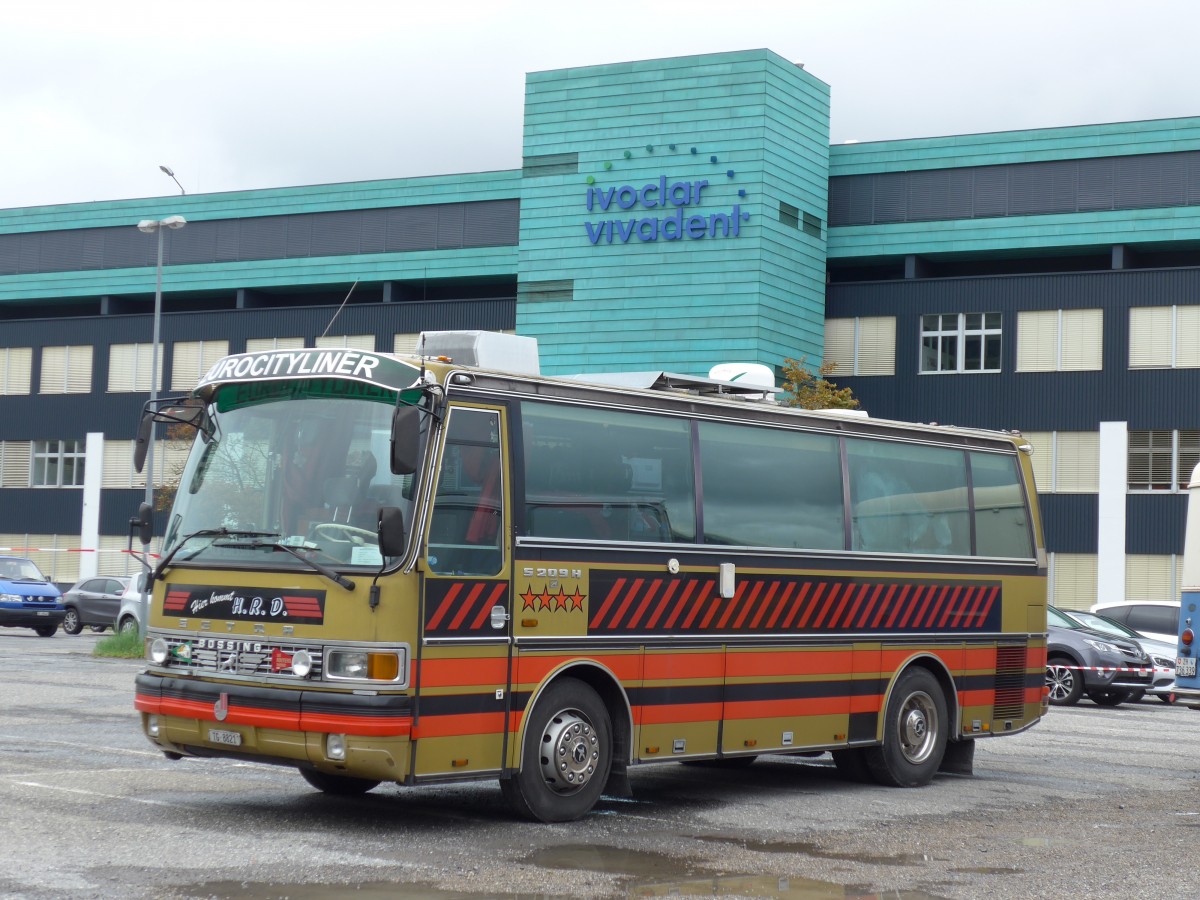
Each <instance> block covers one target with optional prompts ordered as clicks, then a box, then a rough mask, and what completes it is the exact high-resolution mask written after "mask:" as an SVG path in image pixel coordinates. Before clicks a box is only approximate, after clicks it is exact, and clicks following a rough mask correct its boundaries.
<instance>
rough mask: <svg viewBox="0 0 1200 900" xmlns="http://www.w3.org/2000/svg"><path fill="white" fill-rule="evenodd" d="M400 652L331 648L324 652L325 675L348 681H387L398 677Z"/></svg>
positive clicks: (392, 680)
mask: <svg viewBox="0 0 1200 900" xmlns="http://www.w3.org/2000/svg"><path fill="white" fill-rule="evenodd" d="M401 656H402V654H401V653H400V652H398V651H396V650H364V649H359V648H346V649H333V650H327V651H326V653H325V676H326V677H327V678H332V679H346V680H348V681H388V682H394V681H397V680H398V679H399V678H400V673H401V671H402V669H401V665H400V659H401Z"/></svg>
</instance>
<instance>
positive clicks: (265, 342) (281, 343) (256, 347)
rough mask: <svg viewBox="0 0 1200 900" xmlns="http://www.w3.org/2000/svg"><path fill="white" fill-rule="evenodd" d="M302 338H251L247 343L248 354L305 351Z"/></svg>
mask: <svg viewBox="0 0 1200 900" xmlns="http://www.w3.org/2000/svg"><path fill="white" fill-rule="evenodd" d="M303 349H304V338H302V337H286V338H282V337H275V338H250V339H248V340H247V341H246V352H247V353H265V352H266V351H268V350H303Z"/></svg>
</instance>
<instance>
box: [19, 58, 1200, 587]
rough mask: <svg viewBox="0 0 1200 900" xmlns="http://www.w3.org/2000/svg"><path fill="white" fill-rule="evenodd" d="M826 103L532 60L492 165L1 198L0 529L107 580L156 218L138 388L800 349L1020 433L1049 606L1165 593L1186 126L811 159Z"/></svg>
mask: <svg viewBox="0 0 1200 900" xmlns="http://www.w3.org/2000/svg"><path fill="white" fill-rule="evenodd" d="M829 111H830V89H829V86H828V85H826V84H825V83H824V82H822V81H821V80H820V79H819V78H817V77H814V75H813V74H811V73H809V72H807V71H806V70H805V69H804V68H803V67H801V66H798V65H795V64H793V63H791V62H789V61H787V60H786V59H784V58H782V57H780V56H779V55H777V54H775V53H773V52H771V51H769V50H752V51H739V52H731V53H718V54H709V55H703V56H693V57H682V58H676V59H663V60H649V61H639V62H628V63H620V64H613V65H602V66H591V67H585V68H573V69H563V70H555V71H549V72H536V73H531V74H529V75H528V77H527V81H526V93H525V114H524V129H523V145H524V146H523V164H522V168H521V169H520V170H505V171H495V172H482V173H468V174H458V175H446V176H437V177H422V178H396V179H391V180H383V181H370V182H362V183H350V184H332V185H312V186H296V187H289V188H280V189H264V190H254V191H241V192H230V193H218V194H200V195H189V196H170V197H158V198H149V199H135V200H120V201H112V202H100V203H79V204H64V205H60V206H51V207H36V208H26V209H10V210H0V521H3V522H4V523H5V524H4V525H2V526H0V548H2V547H13V548H25V549H23V550H16V551H12V552H22V553H25V554H27V555H30V556H33V557H34V558H35V559H36V560H37V561H38V562H39V563H40V564H41V565H42V566H43V568H45V569H46V570H47V571H48V572H51V573H52V574H54V576H55V578H56V580H59V581H69V580H73V579H74V578H75V577H76V576H77V575H78V574H80V573H84V574H90V573H91V572H92V571H97V570H98V571H100V572H101V573H106V574H120V573H122V572H124V571H125V570H126V568H127V567H128V560H127V558H126V556H125V555H124V554H122V553H121V552H120V549H119V548H120V547H122V546H124V537H123V532H124V525H125V522H126V521H127V519H128V516H129V515H130V513H131V511H132V510H133V508H134V507H136V504H137V501H138V499H140V496H141V491H142V486H141V485H140V483H139V481H138V477H137V475H136V474H135V473H133V472H132V471H131V470H130V469H129V466H128V458H127V457H128V453H127V451H128V447H129V445H130V443H131V440H132V438H133V435H134V430H135V425H136V418H137V413H138V409H139V408H140V406H141V403H142V402H143V401H144V400H145V398H146V396H147V393H148V389H149V381H148V373H147V372H146V371H145V369H146V366H145V361H144V360H145V355H144V352H143V351H145V350H146V349H148V345H149V342H150V341H151V321H152V315H151V314H152V310H153V298H154V283H155V266H154V263H155V258H154V253H155V240H154V239H153V238H148V237H147V236H146V235H143V234H141V233H139V232H138V231H137V229H136V228H135V225H136V223H137V222H138V221H139V220H142V219H148V218H149V219H161V218H163V217H165V216H168V215H182V216H184V217H185V218H186V219H187V222H188V224H187V226H186V227H185V228H183V229H182V230H180V231H176V232H169V233H167V234H166V235H165V238H166V241H165V250H166V256H165V268H164V279H163V291H164V293H163V327H162V335H163V338H162V355H161V360H162V363H161V365H162V385H163V391H164V392H166V393H169V392H171V390H173V389H184V388H186V386H187V384H188V382H189V379H194V377H195V370H196V368H197V367H198V366H199V365H200V364H201V363H202V362H203V361H204V360H207V359H209V358H210V357H211V356H212V355H213V354H220V353H236V352H242V351H244V350H246V349H256V348H259V347H262V346H267V345H270V344H273V343H282V344H284V345H291V346H299V345H308V346H313V345H318V344H322V343H323V342H325V343H328V342H337V341H342V342H344V343H346V344H350V345H353V346H359V347H371V348H373V349H376V350H379V351H393V350H396V351H403V350H408V349H412V347H413V344H414V342H415V338H416V334H417V333H418V332H420V331H422V330H437V329H446V328H484V329H494V330H508V331H515V332H517V333H520V334H524V335H529V336H533V337H536V338H538V341H539V344H540V350H541V359H542V369H543V371H544V372H546V373H548V374H567V373H572V372H585V371H616V370H626V371H628V370H645V369H666V370H669V371H676V372H682V373H687V374H696V375H704V374H706V373H707V372H708V370H709V368H710V367H711V366H713V365H715V364H717V363H721V362H730V361H736V362H755V363H763V364H765V365H767V366H769V367H771V368H773V369H776V370H778V368H779V367H780V366H781V365H782V363H783V362H784V360H785V359H787V358H799V357H804V358H805V359H806V360H807V361H808V362H809V363H810V364H812V365H814V366H815V365H816V364H818V363H819V362H821V361H822V360H823V359H827V360H829V361H831V362H834V363H836V365H837V369H836V370H835V374H834V376H833V377H834V380H835V381H837V382H839V383H840V384H844V385H848V386H851V387H852V388H853V389H854V391H855V394H856V395H857V396H858V397H860V399H862V401H863V402H864V405H865V406H866V407H867V408H868V410H869V411H870V412H871V414H872V415H877V416H887V417H895V418H904V419H917V420H924V421H929V420H933V421H941V422H953V423H955V424H962V425H974V426H981V427H990V428H1020V429H1021V430H1022V431H1023V432H1025V433H1027V434H1029V435H1031V436H1032V438H1033V439H1034V442H1035V444H1036V445H1037V447H1038V452H1037V453H1036V454H1035V459H1036V460H1037V466H1038V476H1039V489H1040V491H1041V493H1042V505H1043V509H1044V511H1045V518H1046V524H1047V543H1048V546H1049V548H1050V550H1051V559H1050V565H1051V570H1052V575H1053V579H1052V581H1053V584H1054V591H1055V594H1056V596H1055V599H1056V601H1057V602H1059V603H1060V604H1061V605H1064V606H1084V605H1088V604H1089V603H1090V602H1095V599H1096V598H1097V597H1099V598H1100V599H1108V595H1106V591H1108V592H1112V591H1120V592H1121V593H1122V596H1128V597H1130V598H1138V597H1152V598H1157V597H1159V596H1171V595H1172V592H1173V591H1175V586H1176V581H1177V578H1178V554H1179V552H1180V551H1181V549H1182V493H1181V489H1180V484H1181V478H1186V476H1185V475H1181V473H1182V472H1184V470H1185V469H1188V470H1189V471H1190V468H1189V464H1190V463H1192V462H1194V461H1195V460H1197V459H1200V422H1198V421H1197V416H1196V414H1195V412H1194V408H1195V406H1196V397H1198V396H1200V380H1198V378H1200V351H1197V352H1195V353H1194V352H1193V350H1192V348H1193V347H1195V348H1200V300H1197V299H1196V298H1197V297H1200V118H1184V119H1172V120H1157V121H1145V122H1128V123H1115V124H1104V125H1086V126H1066V127H1062V128H1048V129H1040V130H1035V131H1020V132H1007V133H992V134H980V135H959V136H951V137H931V138H919V139H913V140H901V141H886V142H878V143H862V144H841V145H833V146H831V145H830V143H829ZM464 112H466V113H469V110H466V111H464ZM343 302H344V305H343ZM781 477H783V476H782V475H781ZM89 478H90V479H91V480H90V482H89V484H88V485H85V483H84V482H85V481H88V479H89ZM97 507H98V511H97ZM160 530H161V526H160ZM80 551H83V552H80ZM97 551H98V552H97ZM0 552H8V551H4V550H2V549H0ZM1175 593H1177V592H1175Z"/></svg>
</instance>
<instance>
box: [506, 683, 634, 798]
mask: <svg viewBox="0 0 1200 900" xmlns="http://www.w3.org/2000/svg"><path fill="white" fill-rule="evenodd" d="M522 750H523V752H522V753H521V768H520V771H518V772H515V773H514V774H513V775H512V776H511V777H510V778H503V779H501V780H500V790H501V792H502V793H503V794H504V799H505V800H507V801H508V803H509V805H510V806H512V808H513V809H514V810H515V811H516V812H517V813H518V814H520V815H522V816H525V817H526V818H530V819H537V820H538V821H540V822H569V821H571V820H573V819H578V818H580V817H581V816H583V815H586V814H587V812H588V811H589V810H590V809H591V808H592V807H593V806H595V805H596V801H597V800H599V799H600V794H601V792H602V791H603V790H604V785H605V783H606V782H607V781H608V773H609V769H610V768H611V767H612V756H613V753H612V726H611V724H610V719H609V716H608V710H607V709H606V708H605V706H604V701H602V700H601V699H600V695H599V694H597V693H596V692H595V691H594V690H592V688H591V687H589V686H588V685H586V684H584V683H583V682H582V681H578V680H577V679H574V678H563V679H560V680H559V681H556V682H554V683H553V684H551V685H550V686H549V687H548V688H546V690H545V691H544V692H543V693H542V694H541V696H539V697H538V698H537V700H536V701H534V706H533V715H532V716H531V717H530V719H529V724H528V725H527V726H526V729H525V741H524V745H523V748H522Z"/></svg>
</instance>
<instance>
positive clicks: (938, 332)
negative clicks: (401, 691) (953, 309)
mask: <svg viewBox="0 0 1200 900" xmlns="http://www.w3.org/2000/svg"><path fill="white" fill-rule="evenodd" d="M921 371H922V372H999V371H1000V313H942V314H941V315H925V316H921Z"/></svg>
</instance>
